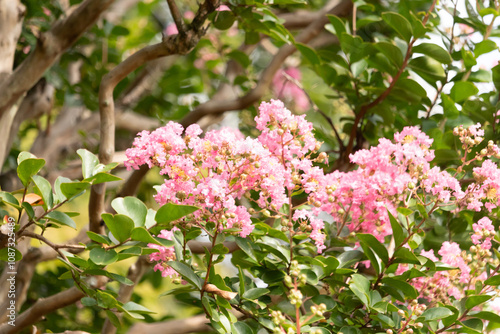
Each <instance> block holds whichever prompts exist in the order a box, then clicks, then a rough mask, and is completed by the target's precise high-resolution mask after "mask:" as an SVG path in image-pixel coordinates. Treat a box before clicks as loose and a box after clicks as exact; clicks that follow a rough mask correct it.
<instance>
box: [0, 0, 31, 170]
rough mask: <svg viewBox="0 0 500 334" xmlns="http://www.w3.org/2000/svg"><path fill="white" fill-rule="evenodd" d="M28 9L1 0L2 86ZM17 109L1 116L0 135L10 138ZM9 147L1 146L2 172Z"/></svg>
mask: <svg viewBox="0 0 500 334" xmlns="http://www.w3.org/2000/svg"><path fill="white" fill-rule="evenodd" d="M25 11H26V8H25V7H24V5H23V4H21V1H20V0H0V84H1V83H2V81H4V80H5V79H6V78H7V77H8V76H9V75H10V74H11V73H12V70H13V68H12V67H13V66H14V55H15V52H16V45H17V40H18V39H19V36H20V35H21V30H22V24H23V18H24V13H25ZM15 114H16V107H15V106H13V107H11V108H9V110H8V111H7V112H5V113H3V114H2V115H1V116H0V133H2V134H3V138H9V136H10V134H9V133H10V127H11V125H12V122H13V121H14V116H15ZM6 150H7V145H0V171H2V164H3V162H4V161H5V157H6V156H7V153H8V152H6Z"/></svg>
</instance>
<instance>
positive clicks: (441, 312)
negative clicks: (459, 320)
mask: <svg viewBox="0 0 500 334" xmlns="http://www.w3.org/2000/svg"><path fill="white" fill-rule="evenodd" d="M450 315H453V312H452V311H451V310H449V309H447V308H446V307H433V308H428V309H427V310H425V311H424V313H422V317H424V318H425V320H426V321H432V320H439V319H443V318H446V317H449V316H450Z"/></svg>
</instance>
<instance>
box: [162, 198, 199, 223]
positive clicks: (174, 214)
mask: <svg viewBox="0 0 500 334" xmlns="http://www.w3.org/2000/svg"><path fill="white" fill-rule="evenodd" d="M197 210H199V208H198V207H196V206H192V205H179V204H172V203H167V204H165V205H163V206H162V207H161V208H160V209H159V210H158V212H157V213H156V216H155V220H156V222H157V223H158V224H160V225H164V224H168V223H170V222H172V221H174V220H177V219H181V218H182V217H184V216H187V215H188V214H190V213H193V212H195V211H197Z"/></svg>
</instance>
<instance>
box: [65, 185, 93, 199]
mask: <svg viewBox="0 0 500 334" xmlns="http://www.w3.org/2000/svg"><path fill="white" fill-rule="evenodd" d="M90 186H91V184H90V183H89V182H85V181H80V182H78V181H77V182H71V183H61V193H62V194H63V195H64V196H65V197H66V198H68V199H70V198H73V197H75V196H79V195H81V194H83V193H84V192H85V190H87V189H88V188H90Z"/></svg>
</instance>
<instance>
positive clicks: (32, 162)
mask: <svg viewBox="0 0 500 334" xmlns="http://www.w3.org/2000/svg"><path fill="white" fill-rule="evenodd" d="M44 165H45V160H43V159H32V158H29V159H25V160H22V161H21V162H20V163H19V165H18V166H17V176H19V179H20V180H21V182H22V184H23V185H24V186H25V187H27V186H28V184H29V182H30V180H31V177H32V176H33V175H35V174H36V173H38V172H39V171H40V169H42V167H43V166H44Z"/></svg>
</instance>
